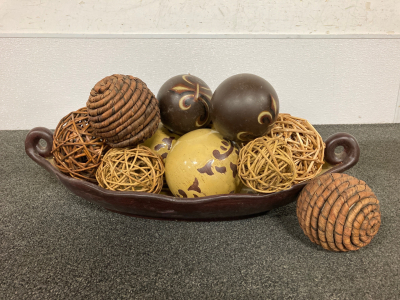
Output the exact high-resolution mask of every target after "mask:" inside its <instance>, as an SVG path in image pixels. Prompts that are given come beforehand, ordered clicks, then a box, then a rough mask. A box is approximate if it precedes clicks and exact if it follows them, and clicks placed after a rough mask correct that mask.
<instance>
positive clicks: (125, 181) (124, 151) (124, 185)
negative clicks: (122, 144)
mask: <svg viewBox="0 0 400 300" xmlns="http://www.w3.org/2000/svg"><path fill="white" fill-rule="evenodd" d="M163 174H164V164H163V162H162V158H161V156H159V155H157V154H154V153H153V152H152V151H151V150H150V149H149V148H147V147H145V146H142V145H139V146H137V147H136V148H112V149H110V150H109V151H108V152H107V153H106V154H105V155H104V158H103V160H102V162H101V164H100V166H99V168H98V169H97V172H96V178H97V181H98V183H99V185H100V186H101V187H103V188H106V189H109V190H112V191H135V192H148V193H156V194H157V193H159V192H160V191H161V189H162V187H163Z"/></svg>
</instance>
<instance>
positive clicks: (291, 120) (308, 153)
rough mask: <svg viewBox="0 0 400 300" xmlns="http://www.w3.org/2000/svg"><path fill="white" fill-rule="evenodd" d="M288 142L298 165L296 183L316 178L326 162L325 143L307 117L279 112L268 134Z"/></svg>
mask: <svg viewBox="0 0 400 300" xmlns="http://www.w3.org/2000/svg"><path fill="white" fill-rule="evenodd" d="M268 136H269V137H271V138H275V137H276V138H280V139H282V140H284V141H285V142H287V143H288V145H289V146H290V149H291V150H292V155H293V161H294V164H295V166H296V178H295V180H294V183H295V184H296V183H299V182H302V181H306V180H309V179H312V178H314V177H315V176H316V175H317V174H318V173H320V172H321V170H322V166H323V164H324V150H325V143H324V142H323V140H322V137H321V136H320V134H319V133H318V132H317V131H316V130H315V128H314V127H313V126H312V125H311V124H310V122H308V121H307V120H305V119H302V118H297V117H293V116H291V115H289V114H279V115H278V119H277V120H276V121H275V123H274V124H273V125H272V127H271V131H270V133H269V134H268Z"/></svg>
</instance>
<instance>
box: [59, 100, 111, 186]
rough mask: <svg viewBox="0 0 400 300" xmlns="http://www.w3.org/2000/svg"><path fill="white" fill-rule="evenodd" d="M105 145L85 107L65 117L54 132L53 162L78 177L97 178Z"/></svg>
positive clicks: (64, 171) (72, 175) (65, 171)
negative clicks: (90, 120)
mask: <svg viewBox="0 0 400 300" xmlns="http://www.w3.org/2000/svg"><path fill="white" fill-rule="evenodd" d="M106 149H107V146H106V144H105V143H104V141H103V139H101V138H100V137H94V136H93V128H92V126H90V124H89V121H88V115H87V109H86V107H83V108H81V109H79V110H77V111H73V112H71V113H70V114H68V115H67V116H65V117H64V118H62V119H61V120H60V122H59V123H58V125H57V127H56V130H55V132H54V135H53V148H52V154H53V157H54V163H55V164H56V166H57V167H58V169H59V170H60V171H61V172H63V173H65V174H69V175H70V176H71V177H74V178H77V179H84V180H87V181H90V182H96V177H95V174H96V170H97V167H98V166H99V165H100V161H101V157H102V155H103V153H104V152H105V150H106Z"/></svg>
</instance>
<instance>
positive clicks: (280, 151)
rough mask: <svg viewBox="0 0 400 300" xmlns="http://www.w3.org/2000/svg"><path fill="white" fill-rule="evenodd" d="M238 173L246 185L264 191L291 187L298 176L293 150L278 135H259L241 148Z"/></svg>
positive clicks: (271, 191)
mask: <svg viewBox="0 0 400 300" xmlns="http://www.w3.org/2000/svg"><path fill="white" fill-rule="evenodd" d="M238 174H239V177H240V180H241V181H242V182H243V184H244V185H246V186H247V187H249V188H251V189H253V190H255V191H257V192H260V193H274V192H279V191H282V190H286V189H289V188H290V187H291V186H292V183H293V182H294V180H295V179H296V169H295V165H294V162H293V159H292V151H291V150H290V147H289V145H288V144H287V143H286V142H285V141H282V140H280V139H278V138H268V137H265V136H264V137H259V138H257V139H255V140H253V141H251V142H249V143H248V144H247V145H246V146H244V147H243V148H242V149H241V150H240V153H239V167H238Z"/></svg>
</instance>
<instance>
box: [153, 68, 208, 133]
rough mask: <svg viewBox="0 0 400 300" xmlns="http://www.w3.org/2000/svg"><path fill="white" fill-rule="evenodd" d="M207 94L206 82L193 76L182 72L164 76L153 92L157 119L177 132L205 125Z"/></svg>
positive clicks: (206, 123)
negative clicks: (156, 100)
mask: <svg viewBox="0 0 400 300" xmlns="http://www.w3.org/2000/svg"><path fill="white" fill-rule="evenodd" d="M211 96H212V92H211V90H210V88H209V87H208V85H207V84H206V83H205V82H204V81H203V80H201V79H200V78H198V77H196V76H193V75H189V74H183V75H177V76H174V77H172V78H170V79H168V80H167V81H166V82H165V83H164V84H163V85H162V86H161V88H160V90H159V91H158V94H157V99H158V101H159V107H160V113H161V122H162V123H163V124H164V126H165V127H167V128H168V129H170V130H172V131H173V132H175V133H177V134H180V135H182V134H185V133H187V132H189V131H192V130H195V129H199V128H203V127H206V126H207V125H208V124H209V123H210V112H209V107H210V100H211Z"/></svg>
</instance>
